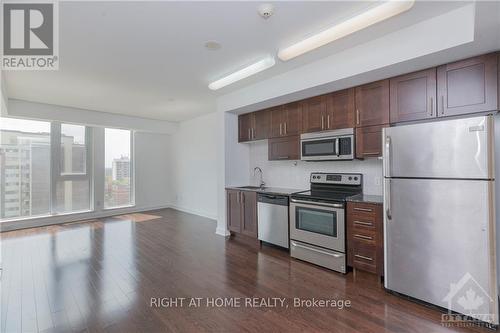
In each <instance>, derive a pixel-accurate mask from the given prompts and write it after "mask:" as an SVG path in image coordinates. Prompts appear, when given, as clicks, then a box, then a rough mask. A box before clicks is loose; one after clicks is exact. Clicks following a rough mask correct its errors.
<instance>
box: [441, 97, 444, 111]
mask: <svg viewBox="0 0 500 333" xmlns="http://www.w3.org/2000/svg"><path fill="white" fill-rule="evenodd" d="M441 114H444V95H441Z"/></svg>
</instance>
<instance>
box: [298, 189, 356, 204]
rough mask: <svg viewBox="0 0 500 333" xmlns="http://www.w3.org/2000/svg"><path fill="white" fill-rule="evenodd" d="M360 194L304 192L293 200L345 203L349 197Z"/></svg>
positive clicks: (350, 192) (299, 193)
mask: <svg viewBox="0 0 500 333" xmlns="http://www.w3.org/2000/svg"><path fill="white" fill-rule="evenodd" d="M356 194H358V193H357V192H352V191H349V192H343V191H339V192H337V191H314V190H313V191H304V192H298V193H294V194H292V198H296V199H306V200H324V201H330V202H341V203H343V202H345V201H346V199H347V198H348V197H351V196H353V195H356Z"/></svg>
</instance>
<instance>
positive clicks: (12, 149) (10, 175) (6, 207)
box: [0, 118, 51, 219]
mask: <svg viewBox="0 0 500 333" xmlns="http://www.w3.org/2000/svg"><path fill="white" fill-rule="evenodd" d="M50 187H51V184H50V123H48V122H43V121H31V120H20V119H10V118H0V218H2V219H5V218H20V217H29V216H34V215H44V214H48V213H50V210H51V206H50Z"/></svg>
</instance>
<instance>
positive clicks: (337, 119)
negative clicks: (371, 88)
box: [326, 88, 355, 130]
mask: <svg viewBox="0 0 500 333" xmlns="http://www.w3.org/2000/svg"><path fill="white" fill-rule="evenodd" d="M354 94H355V93H354V88H350V89H345V90H340V91H336V92H333V93H331V94H328V95H327V105H326V128H327V129H330V130H332V129H340V128H352V127H354V126H355V124H354V109H355V98H354Z"/></svg>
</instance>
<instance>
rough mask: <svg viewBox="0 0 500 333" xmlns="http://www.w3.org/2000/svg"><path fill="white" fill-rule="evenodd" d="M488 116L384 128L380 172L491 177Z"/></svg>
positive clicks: (492, 173)
mask: <svg viewBox="0 0 500 333" xmlns="http://www.w3.org/2000/svg"><path fill="white" fill-rule="evenodd" d="M493 135H494V133H493V119H492V117H491V116H483V117H474V118H466V119H455V120H446V121H437V122H433V123H422V124H413V125H403V126H396V127H390V128H385V129H384V132H383V138H384V144H385V149H384V153H383V155H384V176H385V177H407V178H412V177H413V178H468V179H494V166H493V158H494V154H493Z"/></svg>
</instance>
